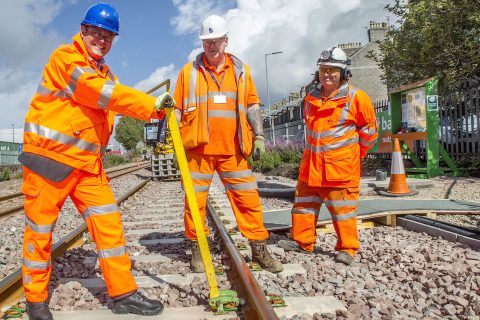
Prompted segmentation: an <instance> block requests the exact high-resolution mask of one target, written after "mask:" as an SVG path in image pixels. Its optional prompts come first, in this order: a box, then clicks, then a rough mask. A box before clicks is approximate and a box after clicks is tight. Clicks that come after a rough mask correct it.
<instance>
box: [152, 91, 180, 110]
mask: <svg viewBox="0 0 480 320" xmlns="http://www.w3.org/2000/svg"><path fill="white" fill-rule="evenodd" d="M175 105H176V103H175V99H173V97H172V95H171V94H170V93H169V92H164V93H162V94H161V95H159V96H158V97H157V100H156V101H155V110H157V111H160V110H163V109H164V108H171V107H174V106H175Z"/></svg>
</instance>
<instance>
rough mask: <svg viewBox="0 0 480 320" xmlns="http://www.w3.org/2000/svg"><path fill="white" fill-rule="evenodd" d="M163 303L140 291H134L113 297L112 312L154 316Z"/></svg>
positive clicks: (161, 309) (160, 311)
mask: <svg viewBox="0 0 480 320" xmlns="http://www.w3.org/2000/svg"><path fill="white" fill-rule="evenodd" d="M162 311H163V303H162V302H160V301H158V300H152V299H148V298H147V297H145V296H144V295H143V294H141V293H140V292H135V293H134V294H131V295H129V296H127V297H124V298H117V299H115V298H113V306H112V312H113V313H120V314H125V313H134V314H139V315H142V316H154V315H157V314H160V313H162Z"/></svg>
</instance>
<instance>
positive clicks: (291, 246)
mask: <svg viewBox="0 0 480 320" xmlns="http://www.w3.org/2000/svg"><path fill="white" fill-rule="evenodd" d="M277 246H279V247H280V248H282V249H283V250H285V251H294V252H302V253H305V254H312V253H313V251H307V250H304V249H303V248H302V247H300V246H299V245H298V243H297V242H295V241H293V240H279V241H278V242H277Z"/></svg>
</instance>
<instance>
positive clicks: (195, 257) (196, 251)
mask: <svg viewBox="0 0 480 320" xmlns="http://www.w3.org/2000/svg"><path fill="white" fill-rule="evenodd" d="M190 242H191V244H192V260H191V261H190V267H191V268H192V272H194V273H202V272H205V266H204V265H203V260H202V253H201V252H200V246H199V245H198V241H197V240H191V241H190Z"/></svg>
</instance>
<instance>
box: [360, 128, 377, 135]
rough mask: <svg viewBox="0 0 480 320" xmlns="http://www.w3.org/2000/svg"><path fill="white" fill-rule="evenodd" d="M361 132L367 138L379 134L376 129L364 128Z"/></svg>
mask: <svg viewBox="0 0 480 320" xmlns="http://www.w3.org/2000/svg"><path fill="white" fill-rule="evenodd" d="M361 131H362V132H363V133H364V134H365V135H367V136H373V135H374V134H375V133H377V129H376V128H375V127H363V128H362V129H361Z"/></svg>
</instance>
